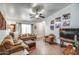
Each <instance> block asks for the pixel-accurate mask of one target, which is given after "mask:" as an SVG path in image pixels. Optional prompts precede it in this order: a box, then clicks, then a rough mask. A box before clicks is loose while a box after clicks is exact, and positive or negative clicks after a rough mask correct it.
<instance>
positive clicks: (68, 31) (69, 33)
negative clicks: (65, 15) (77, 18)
mask: <svg viewBox="0 0 79 59" xmlns="http://www.w3.org/2000/svg"><path fill="white" fill-rule="evenodd" d="M74 35H76V36H77V41H79V28H61V29H60V38H61V37H62V38H66V39H70V40H74Z"/></svg>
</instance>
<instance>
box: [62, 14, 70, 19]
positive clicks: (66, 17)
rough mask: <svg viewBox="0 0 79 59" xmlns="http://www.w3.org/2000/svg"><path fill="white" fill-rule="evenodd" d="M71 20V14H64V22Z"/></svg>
mask: <svg viewBox="0 0 79 59" xmlns="http://www.w3.org/2000/svg"><path fill="white" fill-rule="evenodd" d="M70 18H71V14H70V13H67V14H63V20H68V19H70Z"/></svg>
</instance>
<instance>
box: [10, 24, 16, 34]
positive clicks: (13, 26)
mask: <svg viewBox="0 0 79 59" xmlns="http://www.w3.org/2000/svg"><path fill="white" fill-rule="evenodd" d="M10 31H12V32H15V31H16V24H10Z"/></svg>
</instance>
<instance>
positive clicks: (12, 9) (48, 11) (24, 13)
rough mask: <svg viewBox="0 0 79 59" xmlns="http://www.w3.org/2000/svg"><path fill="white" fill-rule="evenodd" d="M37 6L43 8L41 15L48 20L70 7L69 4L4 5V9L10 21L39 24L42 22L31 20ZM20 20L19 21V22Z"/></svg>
mask: <svg viewBox="0 0 79 59" xmlns="http://www.w3.org/2000/svg"><path fill="white" fill-rule="evenodd" d="M35 5H41V6H43V8H42V11H41V13H42V14H43V15H44V16H45V17H46V18H47V17H48V16H50V15H52V14H53V13H55V12H57V11H58V10H60V9H62V8H64V7H66V6H68V5H69V4H68V3H38V4H33V3H4V4H3V9H4V13H5V14H6V17H7V19H8V20H13V21H17V22H39V21H41V20H44V19H41V20H37V19H31V18H30V17H29V13H32V12H31V9H32V8H33V7H34V6H35ZM18 20H19V21H18Z"/></svg>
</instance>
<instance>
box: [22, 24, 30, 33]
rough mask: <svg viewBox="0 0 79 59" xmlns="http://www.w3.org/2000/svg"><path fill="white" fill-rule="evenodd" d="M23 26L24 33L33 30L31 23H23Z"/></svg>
mask: <svg viewBox="0 0 79 59" xmlns="http://www.w3.org/2000/svg"><path fill="white" fill-rule="evenodd" d="M21 27H22V34H25V33H31V32H32V30H31V25H30V24H22V25H21Z"/></svg>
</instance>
